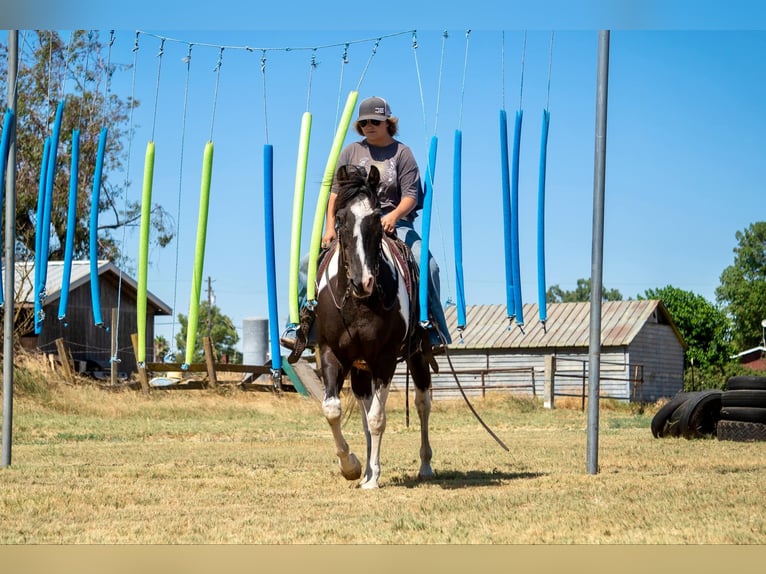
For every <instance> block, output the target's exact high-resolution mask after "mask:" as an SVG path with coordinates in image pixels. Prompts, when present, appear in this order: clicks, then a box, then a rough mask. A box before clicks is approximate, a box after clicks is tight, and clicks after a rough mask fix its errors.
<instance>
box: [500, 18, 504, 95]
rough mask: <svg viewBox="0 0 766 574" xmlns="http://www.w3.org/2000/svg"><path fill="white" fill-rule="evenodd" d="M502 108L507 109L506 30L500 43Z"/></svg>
mask: <svg viewBox="0 0 766 574" xmlns="http://www.w3.org/2000/svg"><path fill="white" fill-rule="evenodd" d="M500 94H501V101H500V109H501V110H504V109H505V30H503V33H502V42H501V43H500Z"/></svg>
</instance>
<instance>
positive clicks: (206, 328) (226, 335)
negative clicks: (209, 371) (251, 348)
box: [176, 301, 242, 363]
mask: <svg viewBox="0 0 766 574" xmlns="http://www.w3.org/2000/svg"><path fill="white" fill-rule="evenodd" d="M178 322H179V323H180V324H181V332H180V333H178V334H177V335H176V346H177V347H178V349H179V350H180V352H181V353H182V354H185V353H186V351H185V348H186V336H187V333H188V332H189V318H188V317H187V316H186V315H184V314H183V313H179V314H178ZM208 336H209V337H210V340H211V342H212V343H213V349H214V350H215V354H216V360H220V359H221V358H222V357H223V356H224V355H225V356H227V357H228V358H229V362H230V363H241V362H242V353H240V352H239V351H237V350H236V349H235V348H234V345H236V344H237V342H239V334H238V333H237V330H236V328H235V327H234V323H233V322H232V320H231V319H230V318H229V317H228V316H227V315H223V314H222V313H221V310H220V309H219V308H218V307H217V306H216V305H212V306H211V305H210V303H208V302H207V301H203V302H202V303H200V306H199V320H198V322H197V336H196V340H195V344H194V358H193V362H195V363H199V362H202V361H203V360H204V352H203V349H202V344H203V343H202V340H203V338H204V337H208Z"/></svg>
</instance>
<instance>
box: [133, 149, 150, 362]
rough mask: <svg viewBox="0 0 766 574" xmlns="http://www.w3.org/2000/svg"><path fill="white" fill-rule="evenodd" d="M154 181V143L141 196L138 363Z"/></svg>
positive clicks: (146, 160) (141, 353)
mask: <svg viewBox="0 0 766 574" xmlns="http://www.w3.org/2000/svg"><path fill="white" fill-rule="evenodd" d="M153 180H154V142H153V141H150V142H149V143H148V144H146V156H145V158H144V186H143V192H142V194H141V230H140V234H139V238H138V287H137V291H136V329H137V331H138V363H139V365H144V363H146V274H147V268H148V266H149V226H150V224H151V215H152V182H153Z"/></svg>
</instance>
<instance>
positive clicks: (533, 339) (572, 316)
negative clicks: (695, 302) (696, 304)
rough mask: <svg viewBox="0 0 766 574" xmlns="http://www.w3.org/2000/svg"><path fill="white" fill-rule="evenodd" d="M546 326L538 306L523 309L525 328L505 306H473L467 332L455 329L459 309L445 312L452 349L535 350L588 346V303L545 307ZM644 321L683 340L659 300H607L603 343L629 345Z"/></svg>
mask: <svg viewBox="0 0 766 574" xmlns="http://www.w3.org/2000/svg"><path fill="white" fill-rule="evenodd" d="M546 310H547V320H546V322H545V326H543V324H542V323H541V322H540V317H539V307H538V305H537V304H536V303H529V304H525V305H524V306H523V319H524V325H523V326H519V325H518V323H517V322H515V321H514V322H511V321H510V320H509V319H508V313H507V308H506V306H505V305H471V306H468V307H467V308H466V328H465V329H464V330H463V333H462V341H461V335H460V333H459V331H458V328H457V309H456V307H455V306H454V305H450V306H449V307H448V308H447V310H446V318H447V327H448V328H449V332H450V333H451V334H452V344H451V345H450V348H451V349H452V348H454V349H533V348H546V347H558V348H572V347H588V344H589V338H590V337H589V335H590V303H589V302H586V303H549V304H548V305H547V306H546ZM647 322H655V323H660V324H667V325H670V327H671V328H672V329H673V331H674V333H675V334H676V336H677V337H678V340H679V342H680V343H681V345H682V346H684V348H685V347H686V345H685V343H684V341H683V337H682V336H681V334H680V333H679V332H678V329H677V328H676V326H675V323H674V322H673V319H672V317H671V316H670V314H669V313H668V311H667V309H666V308H665V306H664V305H663V304H662V302H661V301H659V300H646V301H605V302H603V303H602V307H601V345H602V346H603V347H620V346H627V345H629V344H630V343H631V342H632V341H633V339H635V337H636V335H638V333H639V332H640V331H641V329H642V328H643V327H644V325H645V324H646V323H647Z"/></svg>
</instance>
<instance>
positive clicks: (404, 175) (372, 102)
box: [282, 96, 452, 352]
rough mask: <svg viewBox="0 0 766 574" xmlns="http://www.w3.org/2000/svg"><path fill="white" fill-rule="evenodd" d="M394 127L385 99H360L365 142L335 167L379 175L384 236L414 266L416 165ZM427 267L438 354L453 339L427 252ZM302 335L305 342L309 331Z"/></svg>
mask: <svg viewBox="0 0 766 574" xmlns="http://www.w3.org/2000/svg"><path fill="white" fill-rule="evenodd" d="M398 126H399V118H396V117H393V116H392V115H391V108H390V107H389V105H388V102H386V100H384V99H383V98H379V97H376V96H373V97H370V98H367V99H365V100H362V102H361V103H360V104H359V115H358V117H357V119H356V122H355V123H354V129H355V130H356V132H357V133H358V134H359V135H360V136H362V137H363V138H364V139H362V140H359V141H355V142H352V143H351V144H349V145H348V146H346V147H345V148H344V149H343V150H342V151H341V153H340V156H339V157H338V162H337V165H339V166H340V165H357V166H360V167H364V168H365V169H367V170H369V168H370V166H373V165H374V166H376V167H377V168H378V171H379V172H380V185H379V186H378V198H379V199H380V204H381V209H382V211H383V217H382V218H381V223H382V224H383V231H384V232H386V233H396V235H397V236H398V237H399V239H400V240H402V241H403V242H404V243H406V244H407V245H408V246H409V248H410V250H411V251H412V254H413V256H414V258H415V261H416V262H418V263H420V248H421V243H422V241H421V238H420V235H419V234H418V233H417V231H415V227H414V224H413V223H414V221H415V218H416V217H417V212H418V211H419V210H420V208H421V206H422V199H423V188H422V185H421V182H420V171H419V170H418V164H417V162H416V161H415V158H414V156H413V154H412V150H411V149H410V148H409V147H408V146H407V145H405V144H403V143H402V142H400V141H399V140H396V139H394V136H395V135H396V133H397V131H398ZM336 194H337V189H336V188H335V184H333V189H331V192H330V196H329V199H328V203H327V219H326V223H325V231H324V234H323V236H322V247H323V248H327V247H329V246H330V244H331V243H332V241H333V240H335V238H336V231H335V198H336ZM428 264H429V265H428V267H429V268H428V314H429V317H430V319H431V321H432V322H433V323H432V327H431V329H429V331H430V332H429V339H430V342H431V346H432V347H433V348H435V349H439V348H440V346H441V345H442V344H443V343H451V342H452V338H451V337H450V334H449V331H448V330H447V323H446V320H445V318H444V309H443V308H442V306H441V303H440V301H439V286H440V282H439V266H438V265H437V263H436V260H435V259H434V257H433V255H432V254H431V253H430V252H429V254H428ZM301 275H303V274H301ZM422 276H423V275H422V274H421V277H422ZM304 281H305V279H304ZM306 309H307V307H304V310H306ZM304 315H306V313H304ZM311 322H313V314H312V313H311V310H309V317H308V321H307V322H306V323H308V324H310V323H311ZM303 323H304V321H302V322H301V324H302V327H301V328H302V329H303V328H305V326H304V325H303ZM434 327H435V329H434ZM437 330H438V333H437ZM303 335H304V336H305V337H308V332H306V333H303ZM440 335H441V336H440ZM282 342H283V344H285V346H288V347H292V345H290V343H291V341H290V340H287V341H286V340H285V339H282ZM437 352H438V351H437Z"/></svg>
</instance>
